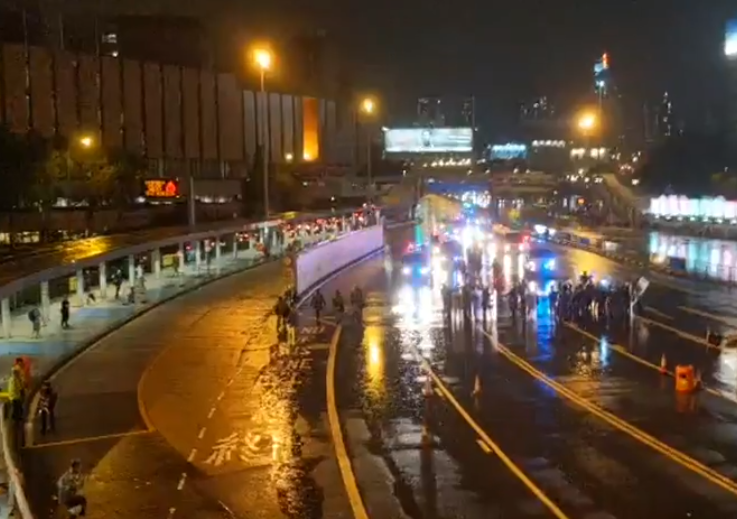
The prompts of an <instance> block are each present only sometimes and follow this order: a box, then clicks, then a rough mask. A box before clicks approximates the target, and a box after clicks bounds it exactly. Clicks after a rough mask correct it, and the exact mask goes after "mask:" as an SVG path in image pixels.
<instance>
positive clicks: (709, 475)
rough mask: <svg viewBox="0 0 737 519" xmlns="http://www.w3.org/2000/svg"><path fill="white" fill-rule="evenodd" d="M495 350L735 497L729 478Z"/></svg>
mask: <svg viewBox="0 0 737 519" xmlns="http://www.w3.org/2000/svg"><path fill="white" fill-rule="evenodd" d="M484 334H486V335H487V336H488V337H489V338H491V336H490V335H489V334H488V332H486V331H484ZM495 348H496V349H497V351H498V352H499V353H501V354H502V355H504V357H505V358H507V360H509V361H510V362H511V363H512V364H514V365H515V366H517V367H518V368H520V369H521V370H522V371H524V372H526V373H528V374H529V375H531V376H532V377H533V378H535V379H537V380H539V381H540V382H542V383H544V384H545V385H547V386H548V387H550V388H551V389H553V390H554V391H555V392H556V393H558V394H559V395H561V396H563V397H564V398H566V399H568V400H570V401H571V402H573V403H574V404H576V405H578V406H579V407H581V408H583V409H585V410H586V411H588V412H590V413H591V414H593V415H594V416H596V417H598V418H600V419H602V420H603V421H605V422H606V423H608V424H609V425H611V426H612V427H615V428H616V429H619V430H620V431H622V432H624V433H625V434H628V435H629V436H631V437H632V438H634V439H635V440H637V441H639V442H640V443H642V444H644V445H647V446H648V447H650V448H652V449H653V450H655V451H657V452H659V453H661V454H663V455H664V456H666V457H667V458H669V459H670V460H672V461H675V462H676V463H678V464H679V465H681V466H682V467H684V468H686V469H688V470H690V471H692V472H694V473H696V474H698V475H700V476H702V477H703V478H705V479H706V480H708V481H710V482H711V483H714V484H715V485H717V486H719V487H721V488H723V489H724V490H726V491H727V492H730V493H731V494H733V495H735V496H737V483H735V482H734V481H732V480H731V479H730V478H728V477H726V476H724V475H722V474H720V473H718V472H717V471H715V470H713V469H711V468H709V467H707V466H706V465H704V464H703V463H701V462H699V461H697V460H695V459H693V458H692V457H690V456H688V455H687V454H685V453H683V452H681V451H679V450H677V449H674V448H673V447H671V446H669V445H666V444H665V443H663V442H661V441H660V440H658V439H657V438H655V437H654V436H652V435H650V434H648V433H646V432H644V431H642V430H641V429H638V428H637V427H635V426H633V425H631V424H629V423H627V422H625V421H624V420H622V419H621V418H619V417H618V416H616V415H615V414H613V413H610V412H609V411H606V410H604V409H602V408H601V407H599V406H597V405H595V404H593V403H591V402H589V401H588V400H586V399H585V398H583V397H581V396H580V395H578V394H577V393H575V392H573V391H571V390H570V389H568V388H567V387H565V386H563V385H562V384H560V383H559V382H557V381H555V380H553V379H552V378H551V377H549V376H547V375H546V374H544V373H543V372H541V371H540V370H538V369H537V368H535V367H533V366H532V365H531V364H530V363H529V362H527V361H525V360H524V359H522V358H521V357H519V356H518V355H516V354H514V353H512V351H511V350H510V349H509V348H507V347H506V346H504V345H502V344H500V343H496V344H495Z"/></svg>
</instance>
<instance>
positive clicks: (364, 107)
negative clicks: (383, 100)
mask: <svg viewBox="0 0 737 519" xmlns="http://www.w3.org/2000/svg"><path fill="white" fill-rule="evenodd" d="M375 112H376V102H375V101H374V100H373V99H371V98H370V97H367V98H365V99H364V100H363V101H361V113H363V114H364V115H365V116H366V118H367V119H368V118H370V117H372V116H373V115H374V113H375ZM371 166H372V164H371V128H370V125H369V124H368V122H367V123H366V183H367V188H368V191H369V192H368V195H367V197H366V198H367V202H371V200H372V198H373V190H374V183H373V172H372V168H371Z"/></svg>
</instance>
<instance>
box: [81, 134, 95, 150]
mask: <svg viewBox="0 0 737 519" xmlns="http://www.w3.org/2000/svg"><path fill="white" fill-rule="evenodd" d="M79 145H80V146H82V147H83V148H86V149H90V148H91V147H92V146H94V145H95V139H93V138H92V137H90V136H89V135H83V136H82V137H80V138H79Z"/></svg>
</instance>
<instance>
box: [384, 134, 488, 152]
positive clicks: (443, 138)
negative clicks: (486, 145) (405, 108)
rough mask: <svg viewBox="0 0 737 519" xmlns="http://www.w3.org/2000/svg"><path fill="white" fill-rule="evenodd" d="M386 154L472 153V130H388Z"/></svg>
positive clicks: (385, 142) (385, 141) (385, 139)
mask: <svg viewBox="0 0 737 519" xmlns="http://www.w3.org/2000/svg"><path fill="white" fill-rule="evenodd" d="M384 151H385V152H386V153H471V152H472V151H473V129H471V128H387V129H385V130H384Z"/></svg>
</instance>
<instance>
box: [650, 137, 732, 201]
mask: <svg viewBox="0 0 737 519" xmlns="http://www.w3.org/2000/svg"><path fill="white" fill-rule="evenodd" d="M736 159H737V146H734V145H733V144H731V143H730V140H729V138H728V136H727V135H725V134H716V133H686V134H683V135H678V136H674V137H672V138H670V139H668V140H666V141H664V142H663V143H662V144H660V145H658V146H656V147H655V148H653V149H652V150H650V151H648V152H647V154H646V155H645V156H644V157H643V159H642V161H641V164H640V166H639V167H638V168H637V176H638V177H639V178H640V179H641V185H642V186H643V187H644V188H645V189H647V191H648V192H650V193H654V194H661V193H667V194H669V193H673V194H682V195H688V196H703V195H712V196H715V195H721V196H724V197H726V198H737V160H736Z"/></svg>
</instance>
